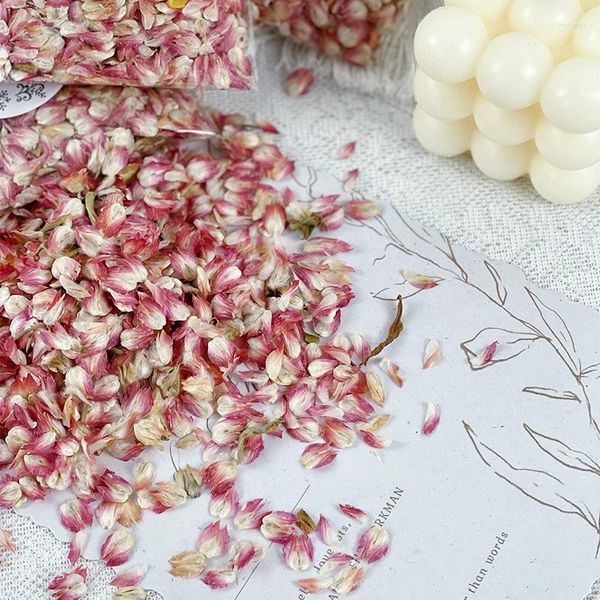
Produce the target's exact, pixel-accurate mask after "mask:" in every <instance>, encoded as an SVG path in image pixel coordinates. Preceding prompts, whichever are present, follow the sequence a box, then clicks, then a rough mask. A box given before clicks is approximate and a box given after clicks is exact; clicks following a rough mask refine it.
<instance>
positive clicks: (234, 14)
mask: <svg viewBox="0 0 600 600" xmlns="http://www.w3.org/2000/svg"><path fill="white" fill-rule="evenodd" d="M245 11H246V3H245V0H166V1H158V0H78V1H76V2H74V1H73V0H52V1H50V0H2V2H0V81H3V80H7V79H8V80H10V81H28V80H40V79H43V80H49V81H55V82H59V83H71V84H73V83H85V84H90V83H91V84H105V85H133V86H147V87H152V86H170V87H188V88H196V87H208V86H210V87H216V88H219V89H224V88H241V89H246V88H248V87H250V84H251V73H252V68H251V61H250V59H249V55H248V26H247V23H246V19H245Z"/></svg>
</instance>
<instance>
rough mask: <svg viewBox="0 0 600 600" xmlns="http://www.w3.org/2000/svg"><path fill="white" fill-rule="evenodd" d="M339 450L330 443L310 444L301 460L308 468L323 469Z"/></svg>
mask: <svg viewBox="0 0 600 600" xmlns="http://www.w3.org/2000/svg"><path fill="white" fill-rule="evenodd" d="M336 456H337V452H336V450H335V449H334V448H332V447H331V446H330V445H329V444H310V445H308V446H307V447H306V449H305V450H304V452H303V453H302V458H301V462H302V465H303V466H304V467H305V468H306V469H321V468H322V467H325V466H327V465H328V464H329V463H331V462H333V460H334V459H335V457H336Z"/></svg>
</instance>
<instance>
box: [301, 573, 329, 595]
mask: <svg viewBox="0 0 600 600" xmlns="http://www.w3.org/2000/svg"><path fill="white" fill-rule="evenodd" d="M294 583H295V584H296V585H297V586H298V587H299V588H300V589H301V590H302V591H303V592H304V593H305V594H319V593H320V592H325V591H327V590H328V589H329V588H330V586H331V583H332V581H331V579H319V578H316V577H311V578H309V579H298V580H297V581H295V582H294Z"/></svg>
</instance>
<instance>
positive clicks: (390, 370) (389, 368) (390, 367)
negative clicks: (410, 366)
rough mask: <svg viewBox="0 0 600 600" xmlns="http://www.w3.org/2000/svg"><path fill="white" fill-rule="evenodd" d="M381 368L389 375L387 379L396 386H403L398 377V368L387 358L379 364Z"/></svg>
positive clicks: (401, 380)
mask: <svg viewBox="0 0 600 600" xmlns="http://www.w3.org/2000/svg"><path fill="white" fill-rule="evenodd" d="M380 366H381V368H382V369H383V370H384V371H385V372H386V373H387V374H388V375H389V378H390V379H391V380H392V381H393V382H394V383H395V384H396V385H397V386H398V387H402V386H403V385H404V380H403V379H402V376H401V375H400V367H399V366H398V365H397V364H396V363H394V362H392V361H391V360H390V359H389V358H384V359H383V360H382V361H381V363H380Z"/></svg>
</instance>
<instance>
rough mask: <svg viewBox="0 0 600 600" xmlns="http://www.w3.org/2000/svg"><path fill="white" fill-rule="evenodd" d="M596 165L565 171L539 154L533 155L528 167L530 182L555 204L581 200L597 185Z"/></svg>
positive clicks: (591, 192) (592, 191)
mask: <svg viewBox="0 0 600 600" xmlns="http://www.w3.org/2000/svg"><path fill="white" fill-rule="evenodd" d="M598 168H599V167H598V165H594V166H593V167H588V168H587V169H581V170H579V171H567V170H565V169H558V168H557V167H555V166H553V165H551V164H550V163H549V162H548V161H546V160H545V159H544V158H542V156H540V155H539V154H536V155H534V157H533V160H532V161H531V165H530V167H529V176H530V177H531V183H533V186H534V187H535V189H536V190H537V192H538V193H539V194H540V195H541V196H543V197H544V198H546V200H549V201H550V202H555V203H556V204H573V203H575V202H581V201H582V200H585V199H586V198H587V197H588V196H590V195H591V194H593V193H594V191H595V190H596V188H597V187H598V178H599V176H600V174H599V173H598Z"/></svg>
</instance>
